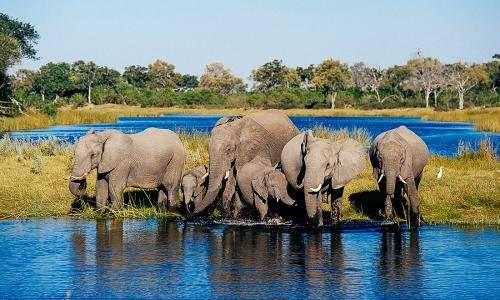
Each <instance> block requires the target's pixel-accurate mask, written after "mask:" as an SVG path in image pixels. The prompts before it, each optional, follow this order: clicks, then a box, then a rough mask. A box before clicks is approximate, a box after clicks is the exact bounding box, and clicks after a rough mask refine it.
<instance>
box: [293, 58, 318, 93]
mask: <svg viewBox="0 0 500 300" xmlns="http://www.w3.org/2000/svg"><path fill="white" fill-rule="evenodd" d="M295 71H296V72H297V75H298V76H299V78H300V87H301V88H305V89H308V88H310V87H311V86H312V84H311V81H312V79H313V77H314V65H313V64H310V65H309V66H308V67H307V68H302V67H297V68H296V69H295Z"/></svg>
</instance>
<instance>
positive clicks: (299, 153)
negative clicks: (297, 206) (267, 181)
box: [281, 130, 366, 226]
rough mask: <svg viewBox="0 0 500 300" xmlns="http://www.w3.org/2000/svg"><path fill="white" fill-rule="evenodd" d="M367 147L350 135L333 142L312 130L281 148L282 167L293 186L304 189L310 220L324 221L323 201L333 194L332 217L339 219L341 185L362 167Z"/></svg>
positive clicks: (320, 223) (334, 219) (321, 223)
mask: <svg viewBox="0 0 500 300" xmlns="http://www.w3.org/2000/svg"><path fill="white" fill-rule="evenodd" d="M365 154H366V150H365V148H364V147H363V145H361V144H360V143H359V142H357V141H355V140H353V139H350V138H348V139H344V140H340V141H336V142H332V141H330V140H327V139H321V138H316V137H314V135H313V133H312V131H310V130H309V131H307V132H305V133H301V134H299V135H297V136H296V137H294V138H293V139H292V140H290V142H288V144H286V146H285V147H284V148H283V151H282V153H281V167H282V169H283V172H284V173H285V176H286V178H287V180H288V182H289V184H290V186H291V187H293V188H294V189H295V190H300V189H303V193H304V202H305V206H306V212H307V216H308V218H309V222H310V224H311V225H313V226H322V225H323V210H322V203H323V202H324V199H327V198H328V196H329V195H330V194H331V195H332V201H331V206H332V214H331V216H332V221H333V222H338V221H339V220H340V205H341V201H342V197H343V189H344V186H345V185H346V184H347V183H348V182H350V181H351V180H353V179H354V178H355V177H357V176H358V175H359V173H361V171H362V170H363V169H364V167H365V164H366V160H365Z"/></svg>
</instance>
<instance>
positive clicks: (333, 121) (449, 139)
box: [10, 115, 500, 156]
mask: <svg viewBox="0 0 500 300" xmlns="http://www.w3.org/2000/svg"><path fill="white" fill-rule="evenodd" d="M220 117H221V116H220V115H163V116H160V117H122V118H119V120H118V122H117V123H102V124H80V125H64V126H52V127H50V128H47V129H37V130H24V131H17V132H12V133H10V136H11V137H12V138H21V139H33V140H36V139H39V138H49V137H55V138H58V139H62V140H65V141H68V142H74V140H75V139H77V138H78V137H80V136H82V135H84V134H85V133H86V132H87V131H88V130H89V129H91V128H94V129H96V130H105V129H111V128H113V129H119V130H122V131H124V132H129V133H131V132H138V131H142V130H144V129H145V128H148V127H157V128H168V129H172V130H174V131H199V132H209V131H210V130H211V129H212V127H213V126H214V124H215V122H216V121H217V120H218V119H219V118H220ZM291 119H292V121H293V122H294V123H295V125H297V127H298V128H300V129H301V130H305V129H309V128H312V127H314V126H317V125H323V126H325V127H328V128H332V129H340V128H349V129H352V128H355V127H362V128H366V129H367V130H368V132H369V133H370V134H371V135H372V137H375V136H377V135H378V134H379V133H381V132H383V131H386V130H389V129H392V128H396V127H398V126H400V125H405V126H406V127H408V128H410V129H411V130H413V131H414V132H415V133H416V134H418V135H419V136H420V137H422V139H423V140H424V141H425V142H426V143H427V145H428V146H429V149H430V151H431V152H432V153H434V154H441V155H447V156H452V155H455V154H456V153H457V149H458V145H459V143H460V141H463V142H466V143H470V144H471V146H473V147H474V146H476V145H477V144H478V142H479V140H480V139H481V138H485V137H488V138H490V140H491V141H492V142H493V144H494V146H495V148H496V151H497V152H499V149H498V146H497V145H500V134H494V133H487V132H481V131H477V130H474V129H473V127H474V125H473V124H472V123H455V122H433V121H424V120H421V119H420V118H401V117H291Z"/></svg>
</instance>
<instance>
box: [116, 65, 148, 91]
mask: <svg viewBox="0 0 500 300" xmlns="http://www.w3.org/2000/svg"><path fill="white" fill-rule="evenodd" d="M122 76H123V78H125V80H126V81H127V83H129V84H131V85H133V86H135V87H136V88H143V87H145V86H146V84H147V83H148V82H149V75H148V68H146V67H143V66H129V67H125V71H124V72H123V75H122Z"/></svg>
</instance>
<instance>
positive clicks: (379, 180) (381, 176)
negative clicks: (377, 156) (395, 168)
mask: <svg viewBox="0 0 500 300" xmlns="http://www.w3.org/2000/svg"><path fill="white" fill-rule="evenodd" d="M382 178H384V174H380V177H379V178H378V181H377V183H380V182H381V181H382Z"/></svg>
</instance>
